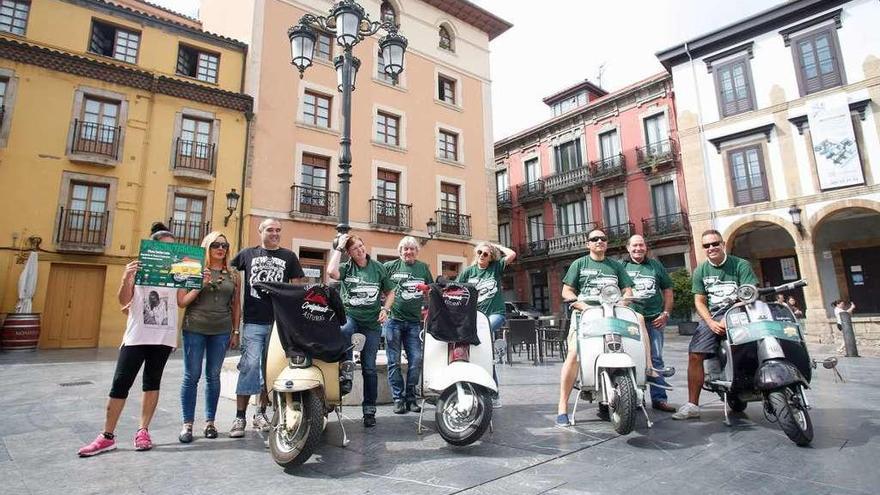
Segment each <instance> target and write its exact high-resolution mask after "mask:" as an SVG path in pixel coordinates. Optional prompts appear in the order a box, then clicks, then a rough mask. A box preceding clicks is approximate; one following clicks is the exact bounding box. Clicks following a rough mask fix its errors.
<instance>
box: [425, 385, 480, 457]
mask: <svg viewBox="0 0 880 495" xmlns="http://www.w3.org/2000/svg"><path fill="white" fill-rule="evenodd" d="M461 386H462V390H463V392H464V395H465V399H467V400H470V399H472V400H473V403H472V405H471V407H470V408H467V409H466V410H465V411H462V410H461V405H460V404H459V403H458V401H459V396H458V387H456V386H450V387H447V388H446V390H444V391H443V393H442V394H440V397H439V398H438V399H437V408H436V413H435V419H436V421H437V430H438V431H439V432H440V436H441V437H443V440H446V441H447V442H448V443H449V444H451V445H456V446H459V447H462V446H465V445H470V444H472V443H474V442H476V441H477V440H479V439H480V437H482V436H483V433H485V432H486V429H487V428H489V423H490V422H491V421H492V398H491V396H490V395H489V392H488V391H487V390H485V389H483V388H481V387H476V386H474V385H472V384H470V383H462V385H461Z"/></svg>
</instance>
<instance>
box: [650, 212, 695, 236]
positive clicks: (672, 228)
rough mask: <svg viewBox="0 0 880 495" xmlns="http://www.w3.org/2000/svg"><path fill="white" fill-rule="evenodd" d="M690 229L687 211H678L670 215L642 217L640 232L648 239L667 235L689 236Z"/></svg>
mask: <svg viewBox="0 0 880 495" xmlns="http://www.w3.org/2000/svg"><path fill="white" fill-rule="evenodd" d="M690 231H691V226H690V223H688V218H687V213H684V212H679V213H673V214H671V215H662V216H659V217H650V218H643V219H642V232H643V233H644V235H645V238H646V239H648V240H656V239H664V238H669V237H680V236H685V237H689V236H690Z"/></svg>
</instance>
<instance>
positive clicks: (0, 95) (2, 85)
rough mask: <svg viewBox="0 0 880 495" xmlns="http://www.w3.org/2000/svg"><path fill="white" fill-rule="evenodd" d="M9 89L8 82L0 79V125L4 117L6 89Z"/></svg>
mask: <svg viewBox="0 0 880 495" xmlns="http://www.w3.org/2000/svg"><path fill="white" fill-rule="evenodd" d="M8 87H9V80H7V79H0V124H3V119H4V118H5V117H6V89H7V88H8Z"/></svg>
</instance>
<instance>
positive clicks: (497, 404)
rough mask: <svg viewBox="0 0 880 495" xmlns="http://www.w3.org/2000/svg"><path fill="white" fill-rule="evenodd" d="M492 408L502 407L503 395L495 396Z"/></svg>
mask: <svg viewBox="0 0 880 495" xmlns="http://www.w3.org/2000/svg"><path fill="white" fill-rule="evenodd" d="M492 409H501V397H494V398H493V399H492Z"/></svg>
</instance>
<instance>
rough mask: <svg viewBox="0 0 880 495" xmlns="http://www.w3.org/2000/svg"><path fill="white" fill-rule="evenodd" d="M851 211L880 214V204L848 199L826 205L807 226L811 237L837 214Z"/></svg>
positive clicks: (861, 199) (865, 200)
mask: <svg viewBox="0 0 880 495" xmlns="http://www.w3.org/2000/svg"><path fill="white" fill-rule="evenodd" d="M849 209H863V210H872V211H874V212H875V213H878V214H880V202H878V201H873V200H870V199H863V198H853V199H846V200H843V201H835V202H834V203H831V204H830V205H825V206H823V207H822V208H820V209H819V211H817V212H816V213H814V214H813V215H811V216H810V219H809V223H807V224H806V225H805V227H806V228H807V230H809V231H810V235H811V236H812V235H815V233H816V232H817V231H818V230H819V228H820V227H821V226H822V224H824V223H825V222H826V221H827V220H828V219H829V218H831V217H832V216H833V215H834V214H835V213H837V212H840V211H843V210H849Z"/></svg>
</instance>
